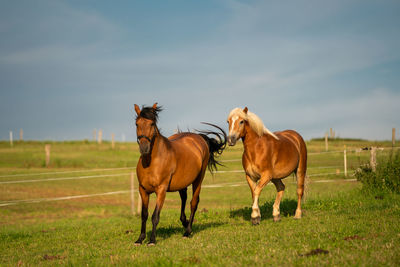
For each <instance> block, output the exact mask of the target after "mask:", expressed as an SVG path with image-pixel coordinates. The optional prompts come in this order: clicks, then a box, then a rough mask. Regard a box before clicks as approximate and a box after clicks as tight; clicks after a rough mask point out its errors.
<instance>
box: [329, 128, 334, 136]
mask: <svg viewBox="0 0 400 267" xmlns="http://www.w3.org/2000/svg"><path fill="white" fill-rule="evenodd" d="M329 133H330V138H333V129H332V128H330V129H329Z"/></svg>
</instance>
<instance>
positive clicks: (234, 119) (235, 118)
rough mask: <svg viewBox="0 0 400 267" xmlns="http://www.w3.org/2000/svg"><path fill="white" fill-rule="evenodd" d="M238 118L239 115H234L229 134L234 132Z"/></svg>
mask: <svg viewBox="0 0 400 267" xmlns="http://www.w3.org/2000/svg"><path fill="white" fill-rule="evenodd" d="M237 119H239V116H237V115H236V116H233V117H232V122H231V125H230V127H229V135H232V134H233V129H234V127H235V122H236V121H237Z"/></svg>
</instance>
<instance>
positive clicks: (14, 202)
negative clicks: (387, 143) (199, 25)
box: [0, 147, 400, 207]
mask: <svg viewBox="0 0 400 267" xmlns="http://www.w3.org/2000/svg"><path fill="white" fill-rule="evenodd" d="M398 148H400V147H391V148H378V149H370V150H365V149H364V150H363V149H354V150H346V149H344V150H343V151H339V150H338V151H328V152H313V153H308V155H310V156H313V155H324V154H332V153H337V154H341V153H343V154H344V156H345V157H344V164H343V165H332V166H314V167H309V168H308V170H313V169H316V170H318V169H335V172H321V173H310V174H307V177H321V176H329V175H343V174H344V175H346V176H347V175H348V174H349V173H348V171H347V165H346V161H347V159H346V155H347V153H358V155H360V153H362V152H369V151H371V153H373V152H372V151H376V150H378V151H383V150H388V149H398ZM241 160H242V159H230V160H222V162H239V161H241ZM341 168H343V170H340V169H341ZM135 169H136V167H125V168H103V169H91V170H74V171H59V172H41V173H27V174H11V175H1V176H0V178H14V177H20V178H24V177H32V176H47V175H55V174H57V175H59V174H62V175H65V174H75V173H90V172H115V171H124V170H131V172H123V173H113V174H99V175H84V176H68V177H49V178H43V179H18V180H8V181H0V185H4V186H6V185H7V184H22V183H39V182H49V181H54V182H56V181H63V180H64V181H65V180H81V179H99V178H111V177H128V176H129V175H130V176H131V190H119V191H111V192H102V193H93V194H81V195H72V196H60V197H51V198H36V199H19V200H9V201H2V202H0V207H5V206H11V205H17V204H24V203H25V204H27V203H41V202H48V201H59V200H71V199H80V198H89V197H98V196H108V195H118V194H127V193H131V195H133V192H135V193H137V190H135V189H134V185H133V179H132V175H134V174H133V173H134V172H132V171H134V170H135ZM215 173H217V174H223V173H244V170H243V169H240V170H220V171H216V172H215ZM337 180H338V179H335V181H337ZM340 180H343V181H350V182H351V181H355V179H340ZM332 181H333V180H332V179H330V180H315V181H313V182H316V183H325V182H332ZM244 185H247V183H246V182H236V183H218V184H208V185H202V188H218V187H236V186H244ZM138 200H139V198H138ZM132 205H133V203H132Z"/></svg>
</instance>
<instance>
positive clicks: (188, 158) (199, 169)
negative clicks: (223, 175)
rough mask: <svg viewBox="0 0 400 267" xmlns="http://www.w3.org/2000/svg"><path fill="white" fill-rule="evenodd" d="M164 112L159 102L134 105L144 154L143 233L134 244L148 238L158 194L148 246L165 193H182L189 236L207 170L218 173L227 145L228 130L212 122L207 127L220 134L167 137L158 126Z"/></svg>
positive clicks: (141, 161) (140, 165) (153, 237)
mask: <svg viewBox="0 0 400 267" xmlns="http://www.w3.org/2000/svg"><path fill="white" fill-rule="evenodd" d="M161 110H162V109H161V108H160V107H158V106H157V103H155V104H154V105H153V106H152V107H142V109H140V108H139V106H138V105H136V104H135V111H136V114H137V117H136V134H137V142H138V144H139V149H140V153H141V156H140V158H139V161H138V163H137V167H136V173H137V178H138V181H139V192H140V196H141V198H142V213H141V218H142V225H141V232H140V236H139V238H138V240H137V241H136V242H135V245H141V244H142V242H143V240H144V239H145V238H146V221H147V217H148V206H149V195H150V194H151V193H156V196H157V200H156V207H155V209H154V212H153V215H152V218H151V219H152V224H153V229H152V232H151V236H150V241H149V243H148V244H149V245H154V244H155V243H156V227H157V224H158V222H159V219H160V212H161V208H162V207H163V204H164V200H165V195H166V192H175V191H179V195H180V198H181V216H180V220H181V222H182V225H183V227H184V228H185V233H184V234H183V236H184V237H188V236H190V234H191V233H192V224H193V219H194V215H195V213H196V210H197V206H198V203H199V195H200V189H201V183H202V181H203V178H204V175H205V172H206V169H207V167H208V168H209V170H210V171H211V172H212V171H213V170H216V167H217V164H219V162H218V161H217V159H216V156H218V155H219V154H221V153H222V151H223V150H224V148H225V146H226V139H227V137H226V133H225V131H224V130H222V129H221V128H220V127H218V126H216V125H213V124H210V123H204V124H207V125H210V126H213V127H215V128H217V129H219V130H220V131H221V133H217V132H213V131H198V133H192V132H178V133H176V134H174V135H172V136H170V137H169V138H166V137H164V136H163V135H162V134H161V133H160V131H159V129H158V127H157V120H158V113H159V112H160V111H161ZM209 135H214V136H216V138H211V137H209ZM222 137H223V138H222ZM190 185H192V189H193V190H192V191H193V196H192V200H191V202H190V208H191V212H190V217H189V220H187V219H186V215H185V205H186V200H187V187H188V186H190Z"/></svg>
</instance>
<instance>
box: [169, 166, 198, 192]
mask: <svg viewBox="0 0 400 267" xmlns="http://www.w3.org/2000/svg"><path fill="white" fill-rule="evenodd" d="M185 169H186V168H183V169H182V170H179V171H177V172H175V173H174V175H173V176H172V179H171V183H170V185H169V187H168V191H171V192H173V191H178V190H181V189H183V188H186V187H188V186H189V185H191V184H192V183H193V182H194V180H196V178H197V177H198V176H199V174H200V171H201V170H200V169H197V168H194V169H191V170H188V169H186V170H185Z"/></svg>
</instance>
